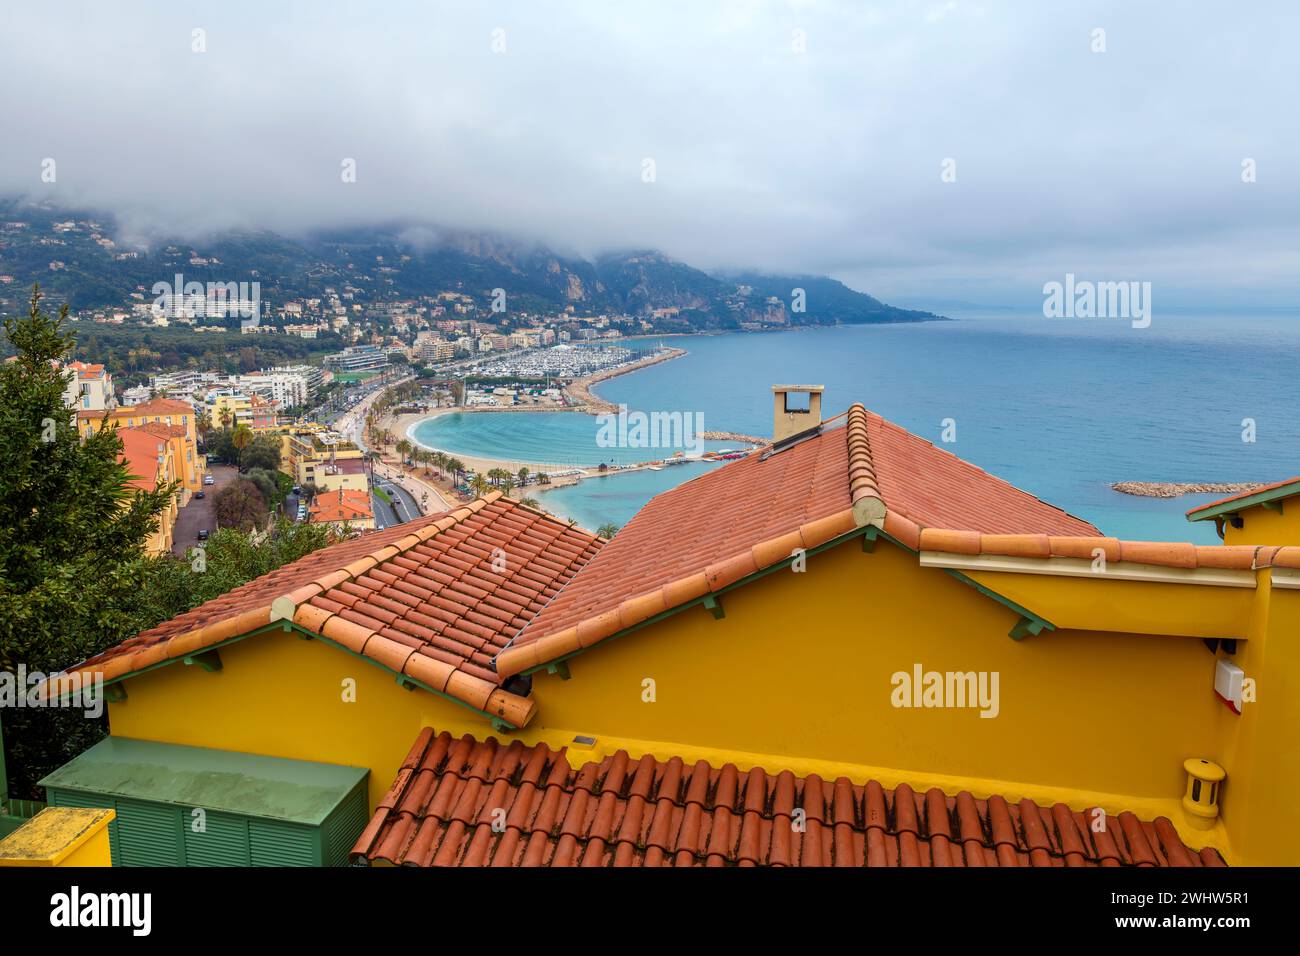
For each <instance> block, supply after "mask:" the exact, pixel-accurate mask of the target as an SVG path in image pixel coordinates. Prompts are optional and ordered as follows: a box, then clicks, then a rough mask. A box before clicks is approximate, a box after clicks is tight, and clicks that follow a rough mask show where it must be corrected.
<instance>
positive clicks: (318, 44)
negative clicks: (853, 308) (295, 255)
mask: <svg viewBox="0 0 1300 956" xmlns="http://www.w3.org/2000/svg"><path fill="white" fill-rule="evenodd" d="M1297 9H1298V8H1297V7H1296V6H1295V5H1293V4H1291V3H1288V2H1283V0H1278V2H1265V3H1256V4H1252V5H1250V7H1249V8H1248V10H1241V9H1237V8H1233V7H1231V6H1228V5H1223V4H1217V3H1209V2H1192V3H1180V4H1177V5H1160V6H1157V5H1154V4H1150V5H1148V4H1132V3H1122V2H1113V3H1106V2H1102V3H1083V2H1065V3H1052V4H1045V3H1041V2H1032V0H1019V2H993V0H988V2H983V3H975V2H968V0H947V2H944V0H933V2H916V3H913V2H901V0H899V2H881V3H858V2H842V3H835V2H791V3H776V2H771V3H767V2H718V3H708V4H702V3H697V2H687V0H665V2H656V3H653V4H635V5H632V4H610V3H607V2H596V0H592V2H569V3H547V4H540V3H534V2H526V0H518V2H507V0H493V2H485V3H472V4H469V3H453V2H447V3H415V2H410V3H383V4H375V3H355V4H353V3H307V2H301V3H283V4H281V3H277V4H266V3H252V2H221V3H217V2H211V3H186V4H184V5H177V4H164V3H153V4H131V5H118V4H106V3H93V2H85V3H72V2H64V0H50V2H44V3H41V4H26V5H22V7H19V6H18V5H16V4H8V5H6V6H5V7H4V9H3V11H0V56H2V57H3V61H4V62H5V64H6V74H7V79H6V87H7V89H6V93H5V95H4V97H3V98H2V99H0V125H2V128H3V135H2V136H0V193H5V194H11V195H12V194H21V195H25V196H30V197H33V198H38V199H54V200H56V201H58V202H60V203H66V204H69V205H75V206H80V207H83V208H86V207H89V208H104V209H108V210H111V211H112V212H113V214H114V215H115V216H116V218H117V220H118V221H119V222H120V223H121V229H122V231H123V234H124V235H123V238H127V239H131V238H135V239H141V238H147V237H149V236H151V235H162V234H166V235H171V236H190V237H199V236H203V235H207V234H211V233H212V232H214V231H220V230H226V229H255V228H266V229H274V230H277V231H279V232H282V233H285V234H305V233H308V232H311V231H314V230H318V229H324V228H338V227H353V226H366V225H370V224H374V223H381V222H391V221H394V220H396V219H409V220H411V221H417V222H422V223H429V224H430V225H429V226H428V227H424V226H420V227H416V228H421V229H426V230H427V234H424V233H421V234H418V235H417V234H415V233H413V234H412V236H411V237H410V238H409V241H410V242H412V243H417V242H419V241H426V242H430V243H432V242H436V241H437V232H436V230H437V229H439V228H444V229H467V230H484V231H493V232H499V233H502V234H506V235H510V236H515V237H521V238H523V239H525V240H532V239H535V240H537V241H538V242H542V243H545V244H547V245H548V246H549V247H550V248H553V249H556V250H559V251H561V252H563V253H565V254H571V255H573V256H575V257H579V256H580V257H584V258H587V259H591V260H594V259H596V258H597V257H599V256H600V255H601V254H603V253H607V252H610V251H627V250H634V249H658V250H662V251H663V252H664V253H666V254H667V255H669V256H672V257H674V258H676V259H680V260H682V261H686V262H689V263H691V264H692V265H693V266H696V267H698V268H702V269H708V270H726V269H755V270H769V271H773V272H780V273H784V274H801V273H810V274H827V275H832V276H834V277H836V278H838V279H841V280H843V281H844V282H846V283H847V284H849V285H850V286H852V287H854V288H857V289H867V290H870V292H871V293H872V294H873V295H877V296H880V297H881V298H884V299H885V300H886V301H890V302H893V303H897V304H899V305H912V304H916V305H919V306H924V305H925V304H926V303H928V302H940V301H948V300H963V301H973V302H976V303H986V304H994V303H996V304H1001V303H1012V304H1025V303H1033V302H1036V301H1040V300H1041V287H1042V285H1043V283H1044V282H1046V281H1050V280H1052V279H1060V278H1061V277H1062V276H1063V275H1064V274H1065V273H1066V272H1074V273H1076V274H1079V275H1081V276H1090V277H1094V278H1099V279H1100V278H1110V279H1124V280H1128V279H1132V280H1144V281H1151V282H1152V283H1153V285H1154V288H1155V296H1156V300H1157V301H1158V302H1162V303H1166V304H1173V303H1176V302H1180V301H1182V302H1198V301H1202V300H1207V299H1208V300H1213V301H1218V302H1225V303H1242V304H1249V305H1282V304H1287V303H1291V304H1294V303H1295V302H1296V301H1297V300H1298V296H1300V124H1297V123H1296V122H1295V119H1294V112H1295V109H1294V99H1295V93H1296V87H1297V81H1296V74H1295V67H1294V52H1293V51H1294V49H1295V48H1296V46H1297V43H1298V41H1300V14H1298V12H1297ZM1098 30H1102V31H1104V35H1102V34H1098V33H1097V32H1096V31H1098ZM196 31H201V32H197V33H196ZM1099 37H1100V39H1101V42H1102V43H1104V52H1101V51H1099V50H1098V49H1097V47H1098V45H1099ZM199 47H201V48H202V49H201V51H199V50H198V49H197V48H199ZM47 159H53V160H54V161H55V167H54V168H55V170H56V178H55V181H54V182H45V181H43V180H42V170H43V168H46V167H43V161H44V160H47ZM949 160H951V161H952V162H951V163H947V162H946V161H949ZM348 161H352V162H353V163H354V164H355V165H354V167H353V166H351V165H349V164H348ZM1246 161H1250V163H1251V164H1252V165H1251V169H1253V170H1254V179H1255V181H1253V182H1243V162H1246ZM351 168H355V182H347V181H344V180H345V178H346V177H345V175H344V174H345V173H346V172H348V170H349V169H351ZM945 171H947V173H948V175H947V176H946V177H945V175H944V173H945ZM651 173H652V174H653V175H651ZM945 179H947V180H951V181H945Z"/></svg>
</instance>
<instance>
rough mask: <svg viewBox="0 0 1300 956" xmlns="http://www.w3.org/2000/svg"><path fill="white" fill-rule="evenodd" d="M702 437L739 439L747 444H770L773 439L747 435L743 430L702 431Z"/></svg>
mask: <svg viewBox="0 0 1300 956" xmlns="http://www.w3.org/2000/svg"><path fill="white" fill-rule="evenodd" d="M700 437H701V438H703V439H705V440H706V441H738V442H744V443H745V444H747V445H770V444H772V439H770V438H759V437H758V436H757V435H746V434H744V433H743V432H701V433H700Z"/></svg>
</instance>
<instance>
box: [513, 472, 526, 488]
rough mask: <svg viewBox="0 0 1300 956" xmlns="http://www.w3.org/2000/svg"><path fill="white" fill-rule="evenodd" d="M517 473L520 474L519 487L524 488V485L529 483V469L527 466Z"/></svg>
mask: <svg viewBox="0 0 1300 956" xmlns="http://www.w3.org/2000/svg"><path fill="white" fill-rule="evenodd" d="M516 474H518V475H519V487H521V488H522V487H523V486H524V485H526V484H528V469H527V468H520V469H519V471H518V472H517V473H516Z"/></svg>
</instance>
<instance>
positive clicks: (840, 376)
mask: <svg viewBox="0 0 1300 956" xmlns="http://www.w3.org/2000/svg"><path fill="white" fill-rule="evenodd" d="M664 341H666V342H668V343H669V344H672V345H674V346H676V347H678V348H684V349H686V351H687V354H686V355H685V356H683V357H681V358H678V359H675V360H672V361H669V362H662V363H659V364H657V365H652V366H649V367H647V368H644V369H641V370H638V371H635V372H631V373H628V374H626V375H622V376H618V377H616V378H613V379H609V380H607V381H605V382H603V383H601V384H600V385H599V386H597V389H596V390H597V393H598V394H599V395H600V396H601V397H603V398H605V399H607V400H608V401H610V402H614V403H616V404H623V405H626V406H627V407H628V408H629V410H631V411H643V412H647V413H649V412H661V413H672V412H681V413H685V414H690V415H692V416H696V415H698V416H700V419H702V424H703V427H704V428H705V429H707V430H711V431H729V432H742V433H747V434H755V435H763V434H770V433H771V427H772V420H771V416H772V392H771V386H772V385H774V384H777V383H800V384H818V385H824V386H825V387H826V391H825V398H824V406H823V411H824V413H825V414H826V415H827V416H829V415H833V414H835V413H838V412H841V411H843V410H844V409H846V408H847V407H848V406H849V405H850V404H852V403H853V402H862V403H863V404H864V405H866V406H867V408H869V409H871V410H872V411H875V412H877V413H879V414H880V415H883V416H884V417H885V418H887V419H889V420H891V421H894V422H897V423H898V424H900V425H902V426H904V427H905V428H907V429H909V430H911V431H913V432H915V433H916V434H918V435H920V436H922V437H924V438H926V439H928V440H930V441H932V442H934V443H935V444H936V445H938V446H939V447H942V448H945V449H947V450H948V451H951V452H953V453H954V454H956V455H959V456H960V457H962V458H965V459H966V460H968V461H971V462H973V463H974V464H976V465H979V466H980V467H981V468H984V469H985V470H987V471H989V472H992V473H993V474H994V475H997V476H999V477H1001V478H1003V479H1005V480H1007V481H1009V482H1011V483H1012V484H1015V485H1017V486H1019V487H1020V488H1023V489H1024V490H1026V491H1028V492H1030V493H1031V494H1034V495H1037V496H1038V497H1039V498H1042V499H1043V500H1045V501H1048V502H1050V503H1052V504H1054V505H1057V506H1058V507H1061V508H1064V509H1065V510H1066V511H1068V512H1070V513H1071V514H1074V515H1077V516H1079V517H1081V518H1085V519H1087V520H1088V521H1091V522H1092V523H1093V524H1095V525H1097V526H1098V527H1099V528H1101V529H1102V531H1103V532H1104V533H1106V534H1110V535H1115V536H1117V537H1121V538H1130V539H1135V540H1168V541H1194V542H1197V543H1203V544H1211V543H1215V542H1216V541H1217V540H1218V539H1217V537H1216V536H1215V533H1214V528H1213V524H1212V523H1206V522H1197V523H1190V522H1188V521H1187V520H1186V517H1185V513H1186V511H1187V509H1189V508H1191V507H1194V506H1196V505H1198V504H1202V503H1204V502H1206V501H1211V500H1214V499H1215V498H1218V497H1222V495H1214V494H1202V495H1184V496H1181V497H1177V498H1171V499H1160V498H1145V497H1135V496H1132V495H1125V494H1121V493H1119V492H1116V491H1114V490H1113V489H1112V488H1111V487H1110V486H1111V484H1112V483H1113V482H1117V481H1168V482H1211V481H1214V482H1240V481H1258V482H1272V481H1278V480H1281V479H1283V478H1289V477H1292V476H1294V475H1296V474H1300V312H1287V313H1283V312H1267V313H1255V312H1250V313H1246V312H1243V313H1240V314H1237V313H1230V312H1223V313H1214V314H1210V313H1195V312H1185V313H1182V314H1175V315H1169V316H1162V315H1160V314H1158V313H1157V314H1155V315H1154V316H1153V318H1152V321H1151V324H1150V325H1149V326H1148V327H1146V328H1135V327H1133V325H1132V323H1131V322H1129V321H1128V320H1123V319H1047V318H1043V317H1042V316H1041V315H1021V314H1016V313H1012V312H1009V311H999V312H994V313H977V312H970V313H965V314H956V315H954V320H953V321H946V322H924V323H914V324H897V325H859V326H837V327H826V328H811V329H799V330H790V331H783V332H771V333H735V334H721V335H709V336H678V337H672V338H670V339H665V340H664ZM625 344H627V345H629V346H631V347H636V348H654V347H656V346H657V345H658V344H659V341H658V340H633V341H628V342H626V343H625ZM700 419H693V420H696V421H698V420H700ZM598 432H599V423H598V422H597V420H596V419H595V418H593V417H592V416H588V415H582V414H575V413H565V412H556V413H530V414H501V415H494V414H482V413H478V414H469V415H447V416H443V417H440V418H437V419H433V420H428V421H425V422H422V423H420V424H419V425H417V426H416V428H415V430H414V432H413V436H414V437H415V438H417V439H418V440H419V441H421V442H423V443H425V444H428V445H430V446H432V447H436V448H440V449H443V450H447V451H450V452H453V453H458V454H470V455H479V456H483V457H499V458H509V459H518V460H524V461H539V462H556V461H561V462H573V463H583V464H588V465H596V464H600V463H602V462H606V463H622V462H627V461H641V460H645V459H647V458H649V457H653V456H654V455H655V454H656V453H655V452H650V453H647V452H646V451H645V449H641V448H638V449H622V448H609V447H605V446H604V445H603V444H602V443H601V442H600V441H598ZM719 446H727V447H735V446H736V443H735V442H709V443H706V447H710V448H717V447H719ZM663 454H665V455H667V454H671V452H663ZM713 467H718V465H716V464H714V463H704V462H699V463H688V464H683V465H676V466H670V467H665V468H663V469H662V470H659V471H648V470H641V471H629V472H623V473H619V472H613V473H610V474H608V475H606V476H603V477H597V478H590V479H586V480H584V481H581V482H579V483H578V484H576V485H571V486H567V487H562V488H555V489H550V490H539V489H538V488H537V486H529V491H528V494H530V495H533V496H534V497H536V498H537V499H538V500H539V501H540V502H541V504H542V506H543V507H545V508H546V509H547V510H549V511H552V512H555V513H556V514H559V515H562V516H564V517H566V518H569V519H571V520H573V521H576V522H577V523H578V524H580V525H582V526H584V527H586V528H596V527H599V526H600V525H603V524H606V523H612V524H615V525H622V524H624V523H625V522H627V520H628V519H629V518H631V517H632V515H633V514H635V513H636V511H637V510H638V509H639V508H640V507H641V506H642V505H644V504H645V503H646V502H647V501H649V500H650V499H651V498H652V497H654V496H655V495H656V494H658V493H660V492H661V491H665V490H667V489H669V488H671V487H674V486H675V485H677V484H680V483H681V482H682V481H685V480H687V479H689V478H692V477H694V476H696V475H699V474H700V473H702V472H703V471H704V470H706V469H708V468H713Z"/></svg>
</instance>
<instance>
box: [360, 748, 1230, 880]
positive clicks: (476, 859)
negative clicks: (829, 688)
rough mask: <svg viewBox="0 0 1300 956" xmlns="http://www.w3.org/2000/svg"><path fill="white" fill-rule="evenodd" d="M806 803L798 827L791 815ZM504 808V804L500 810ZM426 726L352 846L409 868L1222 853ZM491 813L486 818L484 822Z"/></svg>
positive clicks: (1036, 809)
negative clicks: (589, 758)
mask: <svg viewBox="0 0 1300 956" xmlns="http://www.w3.org/2000/svg"><path fill="white" fill-rule="evenodd" d="M798 810H802V811H803V821H804V827H803V829H802V830H800V829H799V828H798V827H797V826H795V825H794V820H796V819H797V818H798V815H797V814H796V811H798ZM502 813H504V818H503V817H502ZM1093 819H1094V815H1093V814H1092V813H1091V811H1090V810H1084V811H1075V810H1070V809H1069V808H1068V807H1066V806H1065V805H1064V804H1056V805H1055V806H1052V807H1040V806H1037V805H1036V804H1034V803H1032V802H1031V801H1029V800H1021V801H1019V802H1014V803H1013V802H1010V801H1008V800H1006V799H1004V798H1002V797H1000V796H993V797H990V798H989V799H987V800H981V799H977V798H975V797H973V796H972V795H971V794H970V793H969V792H965V791H963V792H961V793H958V794H957V795H956V796H947V795H945V794H944V793H943V792H942V791H941V790H938V789H932V790H929V791H926V792H924V793H920V792H917V791H915V790H913V789H912V788H911V787H909V786H907V785H906V784H903V785H901V786H899V787H897V788H896V789H894V790H892V791H891V790H886V789H885V788H883V787H882V786H881V785H880V784H879V783H877V782H875V781H868V782H867V783H866V784H865V785H864V784H856V783H852V782H850V781H849V780H848V779H847V778H844V777H841V778H839V779H837V780H834V781H830V780H823V779H822V778H821V777H818V776H816V775H809V776H806V777H802V778H801V777H796V776H795V775H794V774H793V773H791V772H790V771H788V770H786V771H783V772H780V773H777V774H775V775H773V774H769V773H767V772H765V771H764V770H762V769H757V768H756V769H753V770H750V771H748V772H744V771H741V770H738V769H737V768H736V767H735V765H733V764H726V765H725V766H723V767H720V768H715V767H712V766H710V765H709V764H707V763H705V762H704V761H699V762H698V763H695V764H694V765H691V764H688V763H686V762H685V761H683V760H682V759H681V758H679V757H673V758H671V759H669V760H665V761H659V760H656V759H655V758H654V757H653V756H650V755H646V756H644V757H642V758H641V759H640V760H633V759H632V758H631V757H629V756H628V754H627V752H626V751H622V750H620V751H618V752H617V753H615V754H614V755H612V756H609V757H606V758H604V759H603V760H601V761H600V762H599V763H595V762H592V763H587V764H585V765H584V766H582V767H581V768H580V769H578V770H576V771H575V770H572V769H570V766H569V763H568V761H567V760H566V759H565V754H564V751H563V750H559V751H556V750H551V749H549V748H548V747H547V746H546V745H545V744H536V745H534V746H531V747H530V746H525V745H524V744H522V743H520V742H519V741H514V742H513V743H511V744H510V745H509V746H502V745H501V744H499V743H498V742H497V741H496V740H495V739H494V738H490V737H489V738H488V739H486V740H484V741H481V742H480V741H477V740H475V739H474V738H473V737H469V736H466V737H462V738H460V739H459V740H457V739H455V738H453V737H452V736H451V735H450V734H447V733H442V734H437V733H435V731H434V730H433V729H432V728H425V729H424V730H423V731H422V732H421V733H420V736H419V737H418V739H417V740H416V742H415V746H414V747H412V748H411V751H410V753H409V754H408V755H407V757H406V760H405V761H404V762H403V764H402V769H401V770H400V772H399V773H398V775H397V778H396V780H395V781H394V782H393V786H392V787H391V788H390V789H389V791H388V793H387V795H386V796H385V797H384V798H383V800H381V801H380V803H379V807H378V808H377V810H376V811H375V815H374V816H373V817H372V818H371V820H370V823H369V825H368V826H367V827H366V828H365V830H364V831H363V832H362V834H361V837H360V838H359V839H358V840H357V842H356V845H355V846H354V847H353V848H352V854H353V858H354V859H367V860H385V861H388V862H392V863H400V864H407V865H412V866H729V865H735V866H755V865H758V866H763V865H773V866H872V867H875V866H980V867H984V866H1040V867H1046V866H1133V865H1136V866H1184V867H1201V866H1224V865H1225V863H1224V861H1223V859H1222V857H1220V856H1219V854H1218V852H1217V851H1215V850H1213V849H1205V850H1201V851H1200V852H1197V851H1195V850H1191V849H1189V848H1188V847H1187V846H1185V845H1184V844H1183V842H1182V840H1180V839H1179V837H1178V834H1177V831H1176V830H1175V829H1174V826H1173V824H1172V823H1170V821H1169V820H1168V819H1166V818H1164V817H1158V818H1156V820H1155V821H1153V822H1150V823H1148V822H1144V821H1141V820H1139V819H1138V818H1137V817H1136V816H1134V815H1133V814H1132V813H1121V814H1119V815H1118V816H1112V817H1110V818H1109V826H1108V827H1107V828H1106V830H1105V832H1102V833H1094V832H1093V828H1092V826H1091V825H1090V824H1091V822H1092V820H1093ZM494 824H496V826H494Z"/></svg>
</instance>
